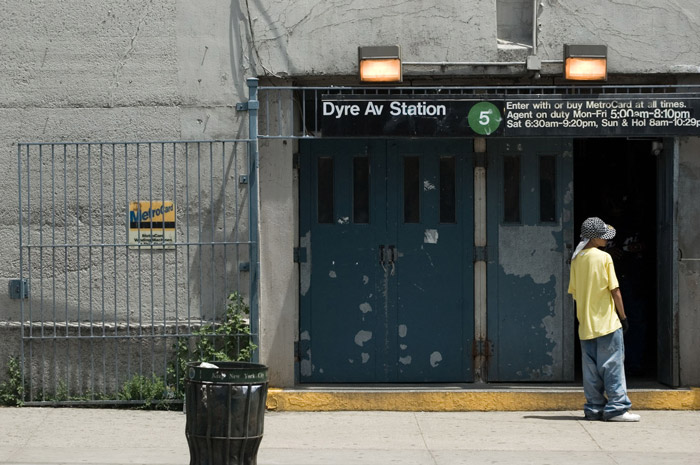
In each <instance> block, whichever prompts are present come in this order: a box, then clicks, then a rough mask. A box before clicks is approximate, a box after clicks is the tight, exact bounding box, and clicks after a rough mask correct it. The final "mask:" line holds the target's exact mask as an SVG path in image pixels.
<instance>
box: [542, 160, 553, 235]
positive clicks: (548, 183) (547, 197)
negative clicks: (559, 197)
mask: <svg viewBox="0 0 700 465" xmlns="http://www.w3.org/2000/svg"><path fill="white" fill-rule="evenodd" d="M555 163H556V162H555V158H554V157H553V156H550V155H548V156H543V157H540V221H541V222H543V223H551V222H554V221H556V197H555V195H556V186H555V173H556V164H555Z"/></svg>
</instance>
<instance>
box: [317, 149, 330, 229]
mask: <svg viewBox="0 0 700 465" xmlns="http://www.w3.org/2000/svg"><path fill="white" fill-rule="evenodd" d="M333 190H334V186H333V159H332V158H331V157H320V158H319V159H318V197H317V198H318V222H319V223H333V218H334V212H333V204H334V198H333Z"/></svg>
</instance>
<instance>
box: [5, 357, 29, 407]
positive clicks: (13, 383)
mask: <svg viewBox="0 0 700 465" xmlns="http://www.w3.org/2000/svg"><path fill="white" fill-rule="evenodd" d="M7 378H8V380H7V381H6V382H4V383H2V384H0V404H2V405H11V406H17V407H21V406H22V405H23V404H24V401H23V399H24V384H23V383H22V368H21V367H20V364H19V360H17V358H16V357H10V360H9V361H8V363H7Z"/></svg>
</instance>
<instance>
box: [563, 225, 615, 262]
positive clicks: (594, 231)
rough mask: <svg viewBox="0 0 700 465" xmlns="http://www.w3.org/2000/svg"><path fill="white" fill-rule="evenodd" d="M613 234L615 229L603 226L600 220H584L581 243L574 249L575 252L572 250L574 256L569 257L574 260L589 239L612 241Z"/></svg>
mask: <svg viewBox="0 0 700 465" xmlns="http://www.w3.org/2000/svg"><path fill="white" fill-rule="evenodd" d="M615 232H616V231H615V228H613V227H612V226H610V225H609V224H605V222H604V221H603V220H601V219H600V218H597V217H593V218H588V219H586V221H584V222H583V224H582V225H581V242H579V243H578V246H577V247H576V250H574V254H573V255H572V256H571V259H572V260H573V259H574V258H576V255H578V254H579V252H581V251H582V250H583V249H585V248H586V246H587V245H588V242H589V241H590V240H591V239H595V238H600V239H606V240H607V239H612V238H613V237H615Z"/></svg>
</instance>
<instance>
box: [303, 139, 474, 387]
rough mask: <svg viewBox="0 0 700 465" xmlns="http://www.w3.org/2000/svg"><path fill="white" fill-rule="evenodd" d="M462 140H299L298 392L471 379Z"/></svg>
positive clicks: (469, 204) (467, 167) (469, 231)
mask: <svg viewBox="0 0 700 465" xmlns="http://www.w3.org/2000/svg"><path fill="white" fill-rule="evenodd" d="M470 142H471V141H462V142H453V141H424V140H421V141H389V142H387V141H380V140H372V141H360V140H351V141H347V140H343V141H338V140H336V141H332V140H322V141H303V143H302V145H301V157H300V186H301V187H300V207H299V210H300V246H301V260H300V261H301V263H300V272H301V279H300V283H301V289H300V295H301V299H300V309H301V312H300V336H299V339H300V340H299V359H300V362H299V378H300V380H301V381H302V382H317V383H318V382H358V383H359V382H362V383H370V382H460V381H461V382H464V381H470V380H471V379H472V372H471V352H470V348H471V339H472V337H473V336H472V335H473V313H472V308H473V291H472V289H473V273H472V250H473V249H472V244H473V236H472V235H473V219H472V218H473V214H472V208H473V201H472V192H473V187H472V175H471V173H472V158H471V154H470V151H471V149H470V147H471V143H470ZM304 255H305V256H304Z"/></svg>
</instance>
